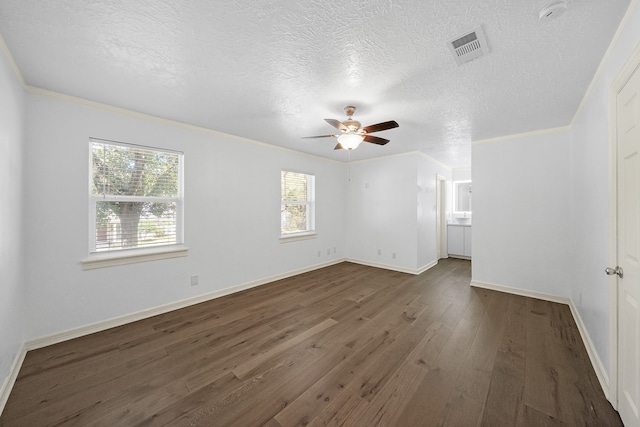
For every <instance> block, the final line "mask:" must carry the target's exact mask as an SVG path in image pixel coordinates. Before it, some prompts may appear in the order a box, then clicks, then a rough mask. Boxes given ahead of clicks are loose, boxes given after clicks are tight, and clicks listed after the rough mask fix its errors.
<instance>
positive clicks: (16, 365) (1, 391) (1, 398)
mask: <svg viewBox="0 0 640 427" xmlns="http://www.w3.org/2000/svg"><path fill="white" fill-rule="evenodd" d="M26 355H27V348H26V346H25V345H24V343H23V344H22V346H21V347H20V350H19V351H18V354H16V357H15V358H14V359H13V365H11V369H10V370H9V375H7V378H5V380H4V382H3V383H2V388H0V415H2V411H3V410H4V407H5V405H6V404H7V401H8V400H9V394H11V389H13V385H14V384H15V383H16V379H17V378H18V373H19V372H20V368H21V367H22V362H24V357H25V356H26Z"/></svg>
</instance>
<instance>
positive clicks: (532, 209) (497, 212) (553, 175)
mask: <svg viewBox="0 0 640 427" xmlns="http://www.w3.org/2000/svg"><path fill="white" fill-rule="evenodd" d="M568 160H569V133H568V131H566V130H565V131H559V132H552V133H543V134H540V135H530V136H525V137H513V138H505V139H502V140H499V141H494V142H488V143H479V144H474V145H473V146H472V169H473V234H472V237H473V263H472V280H473V281H477V282H484V283H488V284H493V285H500V286H507V287H513V288H520V289H526V290H530V291H535V292H541V293H546V294H552V295H558V296H565V297H568V296H569V295H570V283H571V273H570V270H569V268H568V265H569V264H570V251H571V249H572V248H571V245H570V226H571V221H573V218H572V217H571V215H569V211H570V201H569V197H568V195H569V191H570V173H569V168H568Z"/></svg>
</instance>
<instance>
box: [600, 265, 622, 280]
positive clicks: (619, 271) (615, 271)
mask: <svg viewBox="0 0 640 427" xmlns="http://www.w3.org/2000/svg"><path fill="white" fill-rule="evenodd" d="M604 272H605V273H607V275H608V276H613V275H614V274H617V275H618V277H620V278H621V279H622V277H623V276H624V271H623V270H622V267H620V266H618V267H616V268H611V267H607V268H605V269H604Z"/></svg>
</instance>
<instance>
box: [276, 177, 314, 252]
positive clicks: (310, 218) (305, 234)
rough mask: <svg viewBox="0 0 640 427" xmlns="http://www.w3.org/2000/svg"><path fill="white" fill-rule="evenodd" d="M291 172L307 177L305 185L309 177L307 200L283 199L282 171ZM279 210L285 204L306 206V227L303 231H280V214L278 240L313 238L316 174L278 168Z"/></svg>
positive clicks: (290, 240)
mask: <svg viewBox="0 0 640 427" xmlns="http://www.w3.org/2000/svg"><path fill="white" fill-rule="evenodd" d="M283 172H291V173H295V174H299V175H304V176H305V178H306V179H307V185H308V183H309V178H311V184H312V185H311V186H310V187H311V190H310V191H309V192H308V194H307V200H306V201H304V202H302V201H299V200H283V199H282V173H283ZM280 182H281V186H280V212H282V209H283V208H284V206H285V205H304V206H307V229H306V230H304V231H294V232H291V233H283V232H282V214H281V216H280V242H281V243H284V242H295V241H298V240H306V239H313V238H315V237H316V236H317V231H316V176H315V174H312V173H307V172H299V171H296V170H291V169H281V170H280Z"/></svg>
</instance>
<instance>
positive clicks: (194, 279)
mask: <svg viewBox="0 0 640 427" xmlns="http://www.w3.org/2000/svg"><path fill="white" fill-rule="evenodd" d="M197 284H198V275H197V274H194V275H193V276H191V286H196V285H197Z"/></svg>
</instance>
